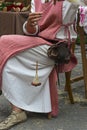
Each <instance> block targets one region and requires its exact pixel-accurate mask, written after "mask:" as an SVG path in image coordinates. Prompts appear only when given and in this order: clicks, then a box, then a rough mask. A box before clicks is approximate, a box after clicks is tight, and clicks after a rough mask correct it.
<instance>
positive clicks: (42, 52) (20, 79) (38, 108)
mask: <svg viewBox="0 0 87 130" xmlns="http://www.w3.org/2000/svg"><path fill="white" fill-rule="evenodd" d="M48 48H49V46H48V45H41V46H38V47H34V48H31V49H27V50H26V51H23V52H21V53H19V54H17V55H15V56H14V57H12V58H10V59H9V60H8V61H7V63H6V64H5V67H4V69H3V74H2V92H3V94H4V96H5V97H6V99H7V100H8V101H9V102H11V103H12V104H13V105H15V106H17V107H19V108H21V109H24V110H26V111H31V112H41V113H47V112H50V111H51V99H50V89H49V74H50V72H51V71H52V69H53V67H54V62H53V61H52V60H51V59H49V58H48V56H47V49H48ZM37 61H38V76H39V81H40V82H41V85H40V86H37V87H35V86H33V85H32V84H31V83H32V81H33V79H34V77H35V73H36V62H37Z"/></svg>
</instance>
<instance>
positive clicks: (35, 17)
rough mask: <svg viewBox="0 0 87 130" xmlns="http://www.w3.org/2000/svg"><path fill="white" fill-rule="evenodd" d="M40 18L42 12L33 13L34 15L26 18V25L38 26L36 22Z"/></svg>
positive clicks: (31, 14)
mask: <svg viewBox="0 0 87 130" xmlns="http://www.w3.org/2000/svg"><path fill="white" fill-rule="evenodd" d="M41 17H42V12H34V13H30V14H29V17H28V20H27V22H28V25H29V26H36V25H38V21H39V20H40V19H41Z"/></svg>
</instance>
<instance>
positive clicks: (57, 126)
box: [0, 46, 87, 130]
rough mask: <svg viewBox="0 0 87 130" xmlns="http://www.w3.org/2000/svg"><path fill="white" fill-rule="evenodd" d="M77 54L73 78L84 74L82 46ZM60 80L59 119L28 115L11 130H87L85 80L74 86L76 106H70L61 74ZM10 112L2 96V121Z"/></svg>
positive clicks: (77, 47)
mask: <svg viewBox="0 0 87 130" xmlns="http://www.w3.org/2000/svg"><path fill="white" fill-rule="evenodd" d="M75 54H76V56H77V58H78V65H77V66H76V67H75V69H74V70H73V71H72V77H74V76H79V75H81V74H82V61H81V54H80V46H76V49H75ZM59 79H60V86H59V87H58V93H59V114H58V117H56V118H52V119H48V118H47V115H45V114H38V113H27V114H28V120H27V121H26V122H24V123H21V124H19V125H17V126H14V127H13V128H11V129H10V130H87V99H85V87H84V82H83V80H82V81H79V82H75V83H73V84H72V91H73V96H74V100H75V104H70V102H69V99H68V94H67V92H65V91H64V82H65V76H64V74H60V75H59ZM10 112H11V108H10V106H9V102H8V101H7V100H6V99H5V98H4V96H3V95H2V96H1V97H0V121H1V120H3V119H4V118H5V117H7V116H8V115H9V113H10Z"/></svg>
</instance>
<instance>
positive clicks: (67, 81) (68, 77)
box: [65, 14, 87, 104]
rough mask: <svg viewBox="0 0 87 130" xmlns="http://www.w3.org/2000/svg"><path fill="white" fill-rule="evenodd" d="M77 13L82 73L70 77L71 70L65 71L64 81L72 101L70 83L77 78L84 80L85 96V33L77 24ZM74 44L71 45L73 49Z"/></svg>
mask: <svg viewBox="0 0 87 130" xmlns="http://www.w3.org/2000/svg"><path fill="white" fill-rule="evenodd" d="M79 19H80V18H79V14H78V21H77V32H78V35H79V37H80V46H81V58H82V68H83V75H81V76H77V77H74V78H71V72H66V73H65V78H66V83H65V90H67V91H68V94H69V99H70V102H71V103H72V104H73V103H74V98H73V94H72V89H71V84H72V83H74V82H77V81H79V80H84V84H85V97H86V98H87V58H86V50H85V35H84V29H83V27H80V26H79ZM74 48H75V46H74V47H73V51H74Z"/></svg>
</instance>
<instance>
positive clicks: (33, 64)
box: [0, 0, 79, 130]
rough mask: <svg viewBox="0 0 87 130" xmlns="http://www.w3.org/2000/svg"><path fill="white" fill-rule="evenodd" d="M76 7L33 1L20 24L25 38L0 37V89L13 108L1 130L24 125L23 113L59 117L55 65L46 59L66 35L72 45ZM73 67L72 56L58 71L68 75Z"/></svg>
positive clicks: (43, 0)
mask: <svg viewBox="0 0 87 130" xmlns="http://www.w3.org/2000/svg"><path fill="white" fill-rule="evenodd" d="M78 6H79V4H74V3H72V2H69V1H67V0H65V1H56V0H48V1H47V0H32V1H31V11H30V12H29V17H28V19H27V21H25V23H24V24H23V31H24V33H25V35H24V36H23V35H3V36H1V37H0V70H1V71H0V87H1V90H2V93H3V95H4V96H5V97H6V99H7V100H8V101H9V102H10V104H11V107H12V112H11V114H10V115H9V116H8V117H6V119H5V120H3V121H2V122H1V123H0V130H6V129H9V128H11V127H12V126H14V125H16V124H18V123H21V122H24V121H26V120H27V118H28V117H27V114H26V111H29V112H38V113H47V114H48V113H49V114H50V115H51V116H57V115H58V95H57V86H56V81H57V75H56V71H55V68H54V65H55V62H54V61H53V60H51V59H50V58H48V56H47V50H48V48H49V47H50V46H51V45H52V42H54V41H59V40H64V39H67V38H68V32H69V33H70V40H71V41H72V43H73V41H75V39H76V38H77V34H76V32H75V31H74V27H73V23H74V20H75V15H76V12H77V9H78ZM76 64H77V61H76V58H75V56H74V55H73V56H72V59H71V61H70V62H69V63H68V64H66V65H63V66H62V68H59V71H60V72H67V71H71V70H72V69H73V68H74V67H75V66H76ZM35 74H36V77H35V78H36V79H35V78H34V76H35ZM37 74H38V75H37Z"/></svg>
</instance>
